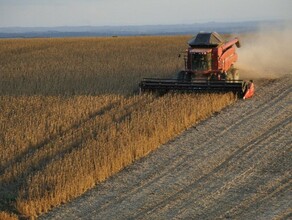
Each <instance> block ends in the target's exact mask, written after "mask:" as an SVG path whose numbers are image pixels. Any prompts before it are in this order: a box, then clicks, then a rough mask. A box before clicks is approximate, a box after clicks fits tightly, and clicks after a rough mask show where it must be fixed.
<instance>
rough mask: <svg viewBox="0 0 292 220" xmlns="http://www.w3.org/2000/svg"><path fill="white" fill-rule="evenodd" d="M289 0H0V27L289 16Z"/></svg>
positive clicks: (197, 21)
mask: <svg viewBox="0 0 292 220" xmlns="http://www.w3.org/2000/svg"><path fill="white" fill-rule="evenodd" d="M291 10H292V0H0V27H55V26H108V25H110V26H119V25H155V24H193V23H204V22H232V21H235V22H238V21H254V20H290V21H291V20H292V13H291Z"/></svg>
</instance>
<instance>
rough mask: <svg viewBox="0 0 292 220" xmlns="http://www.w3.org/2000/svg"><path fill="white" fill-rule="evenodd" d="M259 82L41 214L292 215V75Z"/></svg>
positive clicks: (101, 216)
mask: <svg viewBox="0 0 292 220" xmlns="http://www.w3.org/2000/svg"><path fill="white" fill-rule="evenodd" d="M256 85H257V95H256V97H254V98H253V99H251V100H246V101H241V100H240V101H238V102H236V103H235V104H233V105H232V106H229V107H228V108H226V109H224V110H223V111H221V112H220V113H218V114H216V115H214V116H213V117H211V118H209V119H207V120H205V121H203V122H201V123H199V124H197V125H196V126H195V127H191V128H190V129H188V130H186V131H185V132H183V133H182V134H181V135H180V136H178V137H177V138H176V139H174V140H172V141H170V142H168V143H167V144H165V145H163V146H161V147H160V148H159V149H158V150H156V151H155V152H153V153H151V154H150V155H148V156H147V157H146V158H143V159H141V160H139V161H136V162H135V163H134V164H133V165H131V166H129V167H127V168H126V169H124V170H123V171H121V172H119V173H118V174H116V175H114V176H112V177H111V178H109V179H108V180H107V181H105V182H103V183H101V184H99V185H97V186H96V187H95V188H94V189H92V190H90V191H88V192H87V193H85V194H84V195H83V196H81V197H79V198H77V199H75V200H73V201H72V202H70V203H68V204H65V205H62V206H60V207H58V208H56V209H54V210H53V211H52V212H49V213H48V214H46V215H44V216H42V217H41V218H40V219H170V218H175V219H189V218H194V219H215V218H223V219H224V218H226V219H228V218H231V219H274V218H275V219H289V218H291V209H292V202H291V201H292V195H291V189H292V187H291V167H292V158H291V142H292V138H291V137H292V132H291V131H292V123H291V119H292V118H291V113H292V106H291V101H292V100H291V99H292V94H291V90H292V77H291V76H285V77H283V78H281V79H277V80H258V82H256Z"/></svg>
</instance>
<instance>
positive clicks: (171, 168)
mask: <svg viewBox="0 0 292 220" xmlns="http://www.w3.org/2000/svg"><path fill="white" fill-rule="evenodd" d="M285 90H286V89H284V91H281V95H280V96H275V98H274V100H273V101H271V103H269V104H276V103H277V102H279V101H281V100H282V98H283V97H285V96H287V94H288V93H290V92H291V89H289V90H287V91H285ZM265 108H266V105H264V106H263V107H262V108H260V109H256V111H253V110H250V112H252V114H248V113H247V114H246V115H245V117H242V118H241V119H240V120H238V121H237V122H236V123H235V124H232V125H231V126H229V127H228V128H226V129H225V130H223V131H222V132H221V133H220V134H219V135H218V136H223V135H224V134H225V133H226V132H228V131H229V130H231V129H233V127H234V126H238V125H239V124H241V123H242V122H243V121H246V120H249V119H250V118H251V117H253V116H254V115H257V114H260V113H262V112H263V111H264V110H265ZM271 114H273V115H274V116H275V115H276V114H277V115H280V114H281V112H271ZM216 138H218V137H217V136H215V137H213V138H211V139H210V140H209V141H208V142H207V143H206V142H204V143H202V145H201V146H199V147H198V149H197V150H200V149H202V148H204V147H205V146H206V145H208V144H210V143H212V142H214V140H215V139H216ZM218 148H220V146H217V148H214V149H213V151H216V150H217V149H218ZM196 153H197V152H192V153H191V154H188V155H183V156H181V157H179V158H178V159H179V160H176V161H173V160H172V159H170V160H168V161H167V162H169V165H166V164H162V166H161V167H156V169H158V170H163V168H164V170H163V172H159V173H153V174H154V175H155V176H156V177H155V176H147V177H146V178H145V179H146V181H143V182H142V183H141V182H139V183H138V184H137V185H135V186H134V187H133V188H131V190H129V191H127V192H126V193H125V194H123V195H121V196H120V197H119V199H115V200H113V201H112V202H108V203H106V204H105V205H103V206H100V207H99V208H98V209H96V210H95V212H99V211H102V210H103V209H105V208H107V207H109V206H112V205H115V204H120V203H121V202H122V201H124V200H125V199H126V198H127V197H129V196H130V195H131V194H134V193H137V192H139V191H140V190H141V188H146V187H148V186H151V185H152V184H153V183H155V182H157V181H158V180H159V179H162V178H163V177H165V176H168V175H171V174H172V173H174V172H176V173H178V171H177V170H178V169H180V167H183V166H184V165H186V164H187V163H188V160H189V159H190V158H192V157H193V156H194V154H196ZM212 153H214V152H212ZM165 168H166V169H165ZM182 172H184V170H183V171H182Z"/></svg>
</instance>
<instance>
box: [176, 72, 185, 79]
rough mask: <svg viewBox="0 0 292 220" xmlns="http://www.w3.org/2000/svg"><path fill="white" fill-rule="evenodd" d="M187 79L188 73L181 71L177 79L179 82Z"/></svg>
mask: <svg viewBox="0 0 292 220" xmlns="http://www.w3.org/2000/svg"><path fill="white" fill-rule="evenodd" d="M185 78H186V72H185V71H180V72H178V73H177V74H176V79H177V80H179V81H184V80H185Z"/></svg>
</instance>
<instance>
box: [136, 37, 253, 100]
mask: <svg viewBox="0 0 292 220" xmlns="http://www.w3.org/2000/svg"><path fill="white" fill-rule="evenodd" d="M188 44H189V47H188V49H187V50H186V55H185V57H184V58H185V69H184V70H182V71H180V72H179V73H177V75H176V77H175V78H174V79H158V78H144V79H143V80H142V81H141V82H140V84H139V87H140V91H141V92H143V91H158V92H167V91H172V90H174V91H178V90H181V91H194V92H234V93H237V94H238V95H239V96H241V97H242V98H244V99H245V98H250V97H252V96H253V94H254V84H253V82H252V80H251V81H249V82H246V81H243V80H240V79H239V74H238V70H237V69H236V68H235V67H234V63H235V62H236V61H237V59H238V56H237V53H236V51H235V46H237V47H240V43H239V40H238V39H237V38H234V39H233V40H230V41H228V42H224V40H223V39H222V38H221V36H220V35H219V34H218V33H216V32H212V33H199V34H197V36H196V37H195V38H193V39H191V40H190V41H189V42H188Z"/></svg>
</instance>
